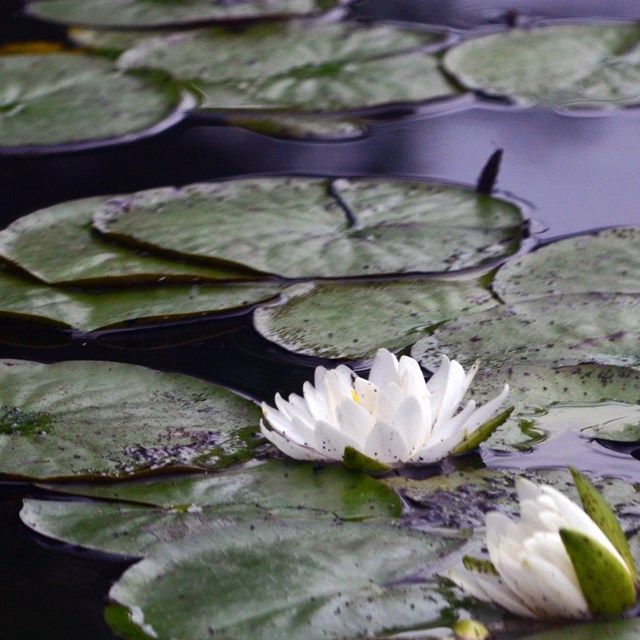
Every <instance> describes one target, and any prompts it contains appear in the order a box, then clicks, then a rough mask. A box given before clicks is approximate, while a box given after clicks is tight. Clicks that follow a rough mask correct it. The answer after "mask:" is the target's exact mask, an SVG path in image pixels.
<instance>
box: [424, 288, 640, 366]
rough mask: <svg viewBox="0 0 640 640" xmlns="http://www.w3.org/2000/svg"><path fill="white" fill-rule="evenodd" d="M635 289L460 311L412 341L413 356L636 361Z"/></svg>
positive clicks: (556, 362)
mask: <svg viewBox="0 0 640 640" xmlns="http://www.w3.org/2000/svg"><path fill="white" fill-rule="evenodd" d="M639 313H640V294H615V293H592V294H566V295H558V296H545V297H543V298H535V299H533V300H523V301H517V302H514V303H513V304H510V305H501V306H497V307H493V308H492V309H489V310H488V311H482V312H480V313H478V314H474V315H473V316H468V317H462V318H459V319H458V320H453V321H451V322H448V323H447V324H446V325H444V326H442V327H440V328H439V329H436V331H435V332H434V333H433V334H431V335H429V336H427V337H425V338H422V339H421V340H420V341H418V342H417V343H416V344H415V345H414V347H413V349H412V353H413V356H414V357H415V358H416V359H418V360H419V361H420V363H421V364H422V365H423V366H425V367H426V368H427V369H430V370H435V368H436V367H437V366H438V363H439V361H440V355H441V354H442V353H445V354H447V355H449V356H450V357H452V358H455V359H456V360H459V361H460V362H461V363H462V364H464V365H465V366H470V365H471V364H473V362H475V361H476V360H477V359H478V358H479V359H480V360H482V365H483V367H488V368H499V367H510V366H514V365H522V364H527V365H542V366H546V367H557V366H563V365H573V364H580V363H597V364H610V365H618V366H639V365H640V340H638V338H639V337H640V329H639V328H638V327H639V325H638V314H639Z"/></svg>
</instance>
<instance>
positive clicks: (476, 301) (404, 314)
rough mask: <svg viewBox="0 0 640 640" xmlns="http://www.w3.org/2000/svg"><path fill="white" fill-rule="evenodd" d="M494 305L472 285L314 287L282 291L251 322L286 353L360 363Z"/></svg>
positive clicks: (416, 282)
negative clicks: (470, 313) (378, 351)
mask: <svg viewBox="0 0 640 640" xmlns="http://www.w3.org/2000/svg"><path fill="white" fill-rule="evenodd" d="M495 304H496V302H495V300H494V299H493V298H492V296H491V295H490V293H489V292H488V291H487V290H486V289H483V288H482V287H481V286H480V284H479V283H478V281H477V280H471V279H466V280H465V279H459V280H436V279H426V278H423V279H407V280H384V281H379V282H343V283H332V284H318V283H316V284H303V285H294V286H292V287H290V288H288V289H285V290H284V291H283V296H282V298H280V299H279V301H278V302H277V303H273V304H266V305H261V306H260V307H258V308H257V309H256V311H255V312H254V316H253V322H254V326H255V328H256V329H257V330H258V332H259V333H261V334H262V335H263V336H264V337H265V338H267V340H271V341H272V342H275V343H276V344H278V345H280V346H281V347H284V348H285V349H288V350H289V351H294V352H296V353H302V354H305V355H312V356H318V357H323V358H352V359H358V358H369V357H372V356H373V355H374V354H375V352H376V351H377V349H378V348H380V347H386V348H387V349H391V350H398V349H400V348H402V347H406V346H407V345H409V344H411V343H413V342H415V341H416V340H417V339H418V338H419V337H420V336H422V335H424V334H425V333H427V332H428V331H429V329H432V328H434V327H435V326H437V325H438V324H440V323H442V322H444V321H445V320H449V319H451V318H455V317H457V316H458V315H460V314H461V313H468V312H472V311H479V310H482V309H487V308H489V307H492V306H493V305H495ZM345 310H348V313H346V312H345Z"/></svg>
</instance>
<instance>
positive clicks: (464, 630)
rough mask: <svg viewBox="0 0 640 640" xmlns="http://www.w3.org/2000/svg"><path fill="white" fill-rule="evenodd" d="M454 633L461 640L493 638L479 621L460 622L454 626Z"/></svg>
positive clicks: (486, 639)
mask: <svg viewBox="0 0 640 640" xmlns="http://www.w3.org/2000/svg"><path fill="white" fill-rule="evenodd" d="M453 632H454V633H455V634H456V637H457V638H459V639H460V640H488V639H489V638H491V632H490V631H489V629H487V627H485V626H484V625H483V624H482V622H478V621H477V620H468V619H467V620H458V622H456V623H455V624H454V625H453Z"/></svg>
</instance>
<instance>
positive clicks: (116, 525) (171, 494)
mask: <svg viewBox="0 0 640 640" xmlns="http://www.w3.org/2000/svg"><path fill="white" fill-rule="evenodd" d="M47 488H48V489H50V490H53V491H56V492H62V493H64V494H67V495H68V494H71V495H79V496H89V497H102V498H108V499H109V500H110V502H73V501H68V500H65V501H56V500H25V504H24V507H23V509H22V512H21V514H20V517H21V519H22V521H23V522H24V523H25V524H26V525H27V526H29V527H31V528H32V529H34V530H35V531H37V532H38V533H41V534H43V535H45V536H48V537H51V538H55V539H57V540H62V541H64V542H69V543H71V544H76V545H81V546H83V547H89V548H92V549H98V550H101V551H108V552H111V553H119V554H125V555H133V556H144V555H147V554H148V553H149V552H151V551H152V547H153V546H155V545H157V544H159V543H161V542H172V541H176V540H182V539H184V538H187V537H189V536H191V535H194V534H196V533H200V532H202V531H204V530H208V531H211V530H212V529H215V528H219V527H222V526H229V525H231V524H234V523H236V522H238V521H239V520H248V519H250V520H255V519H258V518H261V517H263V518H273V517H282V516H283V515H284V516H285V517H287V518H299V517H300V518H303V517H306V518H310V517H313V518H323V517H325V518H329V519H335V518H336V517H339V518H341V519H356V520H361V519H365V518H374V517H378V518H379V517H393V516H399V515H400V512H401V503H400V499H399V498H398V496H397V495H396V494H395V492H394V491H393V490H391V489H389V488H388V487H386V486H385V485H384V484H383V483H381V482H380V481H378V480H374V479H373V478H371V477H370V476H368V475H366V474H363V473H357V472H353V471H347V470H346V469H343V468H341V467H325V468H322V469H315V468H314V467H312V466H311V465H308V464H296V463H289V462H279V461H273V460H272V461H267V462H262V463H259V464H257V465H255V466H250V467H247V468H244V469H238V470H234V471H229V472H224V473H219V474H216V475H215V476H211V477H207V476H202V475H200V476H181V477H173V478H160V479H156V478H153V479H145V480H142V481H135V482H126V483H118V484H116V485H104V484H101V485H96V484H93V485H75V484H73V485H49V486H47Z"/></svg>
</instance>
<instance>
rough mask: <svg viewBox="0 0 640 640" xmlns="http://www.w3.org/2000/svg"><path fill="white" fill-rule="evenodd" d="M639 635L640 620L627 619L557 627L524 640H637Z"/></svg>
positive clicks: (525, 637) (526, 637) (528, 636)
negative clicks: (607, 639) (608, 639)
mask: <svg viewBox="0 0 640 640" xmlns="http://www.w3.org/2000/svg"><path fill="white" fill-rule="evenodd" d="M638 634H640V619H638V618H627V619H625V620H607V621H599V622H582V623H580V624H572V625H561V626H555V628H553V629H547V630H545V631H538V632H537V633H533V634H531V635H527V636H523V639H522V640H569V639H571V640H603V638H615V639H616V640H636V638H637V637H638Z"/></svg>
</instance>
